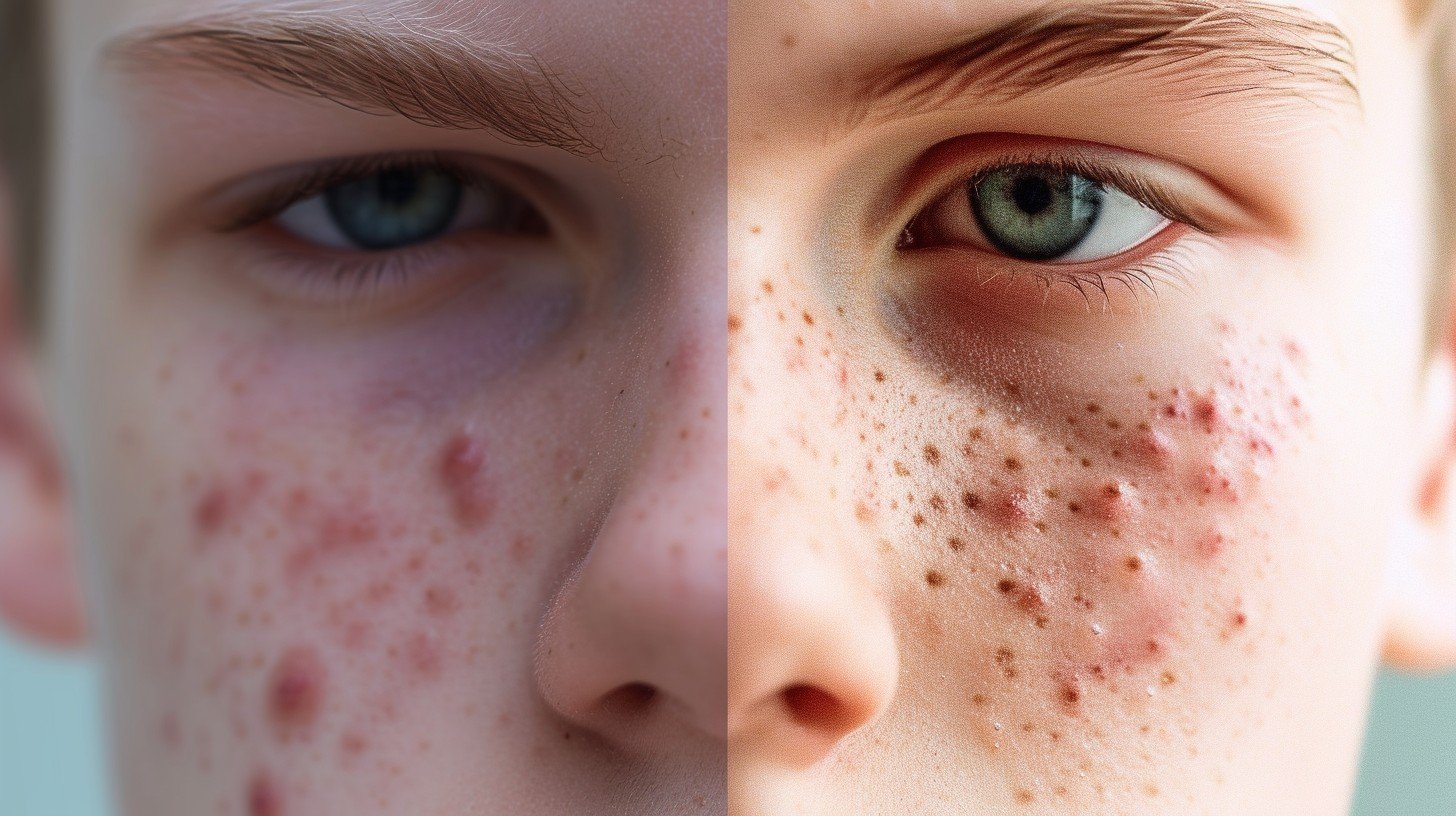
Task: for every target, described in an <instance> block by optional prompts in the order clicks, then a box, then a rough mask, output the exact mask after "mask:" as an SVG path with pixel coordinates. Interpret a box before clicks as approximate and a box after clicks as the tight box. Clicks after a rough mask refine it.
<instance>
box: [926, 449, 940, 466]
mask: <svg viewBox="0 0 1456 816" xmlns="http://www.w3.org/2000/svg"><path fill="white" fill-rule="evenodd" d="M925 461H927V462H929V463H930V464H932V465H938V464H940V448H937V447H936V446H934V445H926V446H925Z"/></svg>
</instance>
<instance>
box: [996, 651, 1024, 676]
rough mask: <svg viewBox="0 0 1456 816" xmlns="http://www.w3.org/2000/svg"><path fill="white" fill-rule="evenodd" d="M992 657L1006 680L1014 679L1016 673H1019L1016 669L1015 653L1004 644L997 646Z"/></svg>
mask: <svg viewBox="0 0 1456 816" xmlns="http://www.w3.org/2000/svg"><path fill="white" fill-rule="evenodd" d="M992 659H993V660H994V661H995V663H996V665H997V666H1000V667H1001V674H1002V676H1003V677H1005V678H1006V679H1007V680H1015V679H1016V678H1017V676H1018V674H1020V673H1019V672H1018V671H1017V670H1016V653H1015V652H1013V651H1011V649H1009V648H1007V647H1005V646H1002V647H1000V648H998V649H997V650H996V654H995V656H994V657H993V658H992Z"/></svg>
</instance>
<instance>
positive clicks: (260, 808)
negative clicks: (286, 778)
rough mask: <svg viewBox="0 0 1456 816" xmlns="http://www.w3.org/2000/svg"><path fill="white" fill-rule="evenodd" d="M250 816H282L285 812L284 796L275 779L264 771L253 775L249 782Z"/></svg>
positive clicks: (248, 803)
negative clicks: (274, 782) (274, 781)
mask: <svg viewBox="0 0 1456 816" xmlns="http://www.w3.org/2000/svg"><path fill="white" fill-rule="evenodd" d="M247 800H248V801H247V808H248V816H280V814H282V813H283V797H282V795H281V794H280V793H279V792H278V788H277V787H276V786H275V785H274V784H273V780H272V779H271V778H270V777H269V776H268V775H267V774H266V773H263V772H261V771H260V772H258V773H256V774H254V775H253V779H252V781H251V782H249V783H248V794H247Z"/></svg>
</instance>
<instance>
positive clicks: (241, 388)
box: [46, 0, 726, 816]
mask: <svg viewBox="0 0 1456 816" xmlns="http://www.w3.org/2000/svg"><path fill="white" fill-rule="evenodd" d="M55 13H56V17H57V27H56V32H57V33H56V47H55V52H56V53H57V54H60V55H62V56H61V59H60V60H59V63H58V65H57V69H58V76H59V81H58V83H57V88H56V92H57V94H58V96H57V100H58V104H57V105H56V108H57V114H58V134H59V138H58V139H57V144H58V145H60V147H59V155H58V156H57V167H58V168H59V171H58V178H57V185H56V187H55V190H56V191H57V193H56V206H55V211H54V214H55V218H54V222H53V223H55V224H56V225H57V227H56V229H55V230H54V231H53V232H54V235H55V240H54V241H53V242H52V246H51V250H52V252H51V258H52V259H53V267H54V268H53V269H52V270H51V272H52V275H53V286H52V287H51V293H52V297H51V309H50V314H49V315H48V318H47V328H48V336H47V338H46V348H47V350H48V354H49V361H50V364H51V367H52V377H53V379H52V383H53V390H54V392H55V403H56V404H58V405H62V406H65V409H64V410H63V412H62V416H61V417H60V421H59V425H60V434H61V438H62V440H63V442H64V443H65V447H66V448H67V450H68V451H70V452H71V455H70V456H69V457H68V465H69V469H70V475H71V481H72V484H73V486H74V488H75V490H74V494H75V505H76V506H75V510H76V517H77V518H78V519H79V526H80V535H81V539H82V541H83V542H84V546H83V547H82V552H83V556H84V558H83V566H84V572H85V575H86V579H87V585H88V586H87V589H88V599H89V602H90V620H91V623H92V627H93V628H94V629H95V630H96V640H97V642H98V644H99V648H100V652H101V655H102V658H103V663H104V668H105V674H106V689H107V698H108V699H107V702H108V704H109V705H108V708H109V712H110V724H111V741H112V749H113V757H114V760H115V766H116V779H117V787H118V791H119V797H120V800H121V804H122V810H123V812H125V813H131V814H149V815H150V814H198V813H232V814H246V816H272V815H273V814H282V813H286V814H289V815H290V816H294V814H306V813H318V814H335V813H361V814H362V813H452V814H465V813H552V814H556V813H593V814H596V813H632V814H638V813H659V812H660V813H673V814H679V813H693V812H704V813H710V812H722V810H723V807H724V805H723V799H724V789H723V786H724V783H723V765H724V761H725V760H724V742H723V726H722V722H723V718H722V711H723V707H724V702H723V701H724V694H725V691H724V676H725V669H724V653H725V638H726V633H725V615H726V612H725V597H724V596H725V591H726V590H725V567H724V565H725V560H726V555H725V544H726V542H725V538H724V532H723V531H724V518H725V505H724V502H725V496H726V488H725V485H724V475H723V474H724V472H725V461H724V454H723V451H724V450H725V441H724V432H725V423H724V417H723V413H722V406H723V404H724V401H725V383H724V372H723V366H722V363H721V362H720V361H721V360H722V359H723V354H724V344H725V336H726V329H725V328H724V324H723V321H722V314H723V312H724V305H723V293H724V274H725V273H724V257H725V247H724V242H723V229H724V227H723V225H724V209H723V207H724V204H723V201H724V192H723V190H724V183H725V157H724V155H723V153H724V150H723V131H724V128H725V123H724V115H725V100H724V98H723V84H724V80H723V77H724V72H725V67H724V63H723V58H724V53H723V51H724V49H723V40H722V30H723V25H724V20H723V12H721V11H720V10H715V7H714V6H713V4H698V3H688V2H685V3H669V4H663V3H656V2H651V3H649V2H641V3H626V4H611V5H607V6H604V5H602V4H599V3H589V2H576V1H575V0H552V2H548V3H544V4H542V3H536V4H533V5H532V6H531V14H529V15H522V14H518V13H515V12H510V11H506V10H502V9H500V8H498V7H497V6H496V4H487V3H460V2H441V3H434V2H424V1H423V0H422V1H421V2H415V1H414V0H407V1H406V2H387V3H386V2H381V3H358V2H347V3H346V2H331V1H330V0H309V2H305V3H292V2H290V3H268V2H244V3H222V2H216V3H212V2H205V3H198V2H196V1H195V0H186V2H183V0H129V1H128V2H116V3H93V2H81V0H63V2H60V3H58V4H57V6H56V8H55ZM538 21H550V22H549V24H548V23H544V22H538ZM285 44H286V45H285Z"/></svg>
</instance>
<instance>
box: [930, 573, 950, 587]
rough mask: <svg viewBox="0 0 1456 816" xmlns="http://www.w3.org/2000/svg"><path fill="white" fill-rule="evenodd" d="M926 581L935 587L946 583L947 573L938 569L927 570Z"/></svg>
mask: <svg viewBox="0 0 1456 816" xmlns="http://www.w3.org/2000/svg"><path fill="white" fill-rule="evenodd" d="M925 583H926V584H927V585H929V586H933V587H938V586H941V585H943V584H944V583H945V575H943V574H941V573H940V572H937V571H936V570H927V571H926V573H925Z"/></svg>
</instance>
